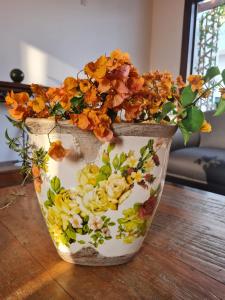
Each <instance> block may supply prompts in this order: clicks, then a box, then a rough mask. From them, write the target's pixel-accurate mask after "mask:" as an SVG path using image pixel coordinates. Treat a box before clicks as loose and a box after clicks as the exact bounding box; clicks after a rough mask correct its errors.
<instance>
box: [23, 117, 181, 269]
mask: <svg viewBox="0 0 225 300" xmlns="http://www.w3.org/2000/svg"><path fill="white" fill-rule="evenodd" d="M26 125H27V127H28V128H29V130H30V132H31V133H30V141H31V143H32V144H33V145H34V146H35V147H36V148H37V149H38V148H40V147H43V148H45V149H46V150H47V149H49V138H50V141H51V142H54V141H56V140H60V141H61V142H62V144H63V146H64V147H65V148H67V149H69V150H70V153H69V155H68V156H66V157H65V158H64V159H63V160H62V161H55V160H53V159H51V158H50V159H49V161H48V170H47V171H46V172H43V171H42V173H41V179H42V184H41V191H40V192H38V193H37V196H38V200H39V203H40V206H41V210H42V212H43V216H44V218H45V221H46V224H47V226H48V230H49V232H50V235H51V237H52V240H53V242H54V244H55V247H56V249H57V251H58V253H59V255H60V256H61V257H62V258H63V259H64V260H66V261H68V262H72V263H76V264H81V265H116V264H121V263H125V262H127V261H129V260H130V259H131V258H132V257H133V256H134V255H135V254H136V253H137V252H138V250H139V249H140V247H141V245H142V242H143V240H144V238H145V236H146V233H147V230H148V228H149V226H150V224H151V222H152V219H153V216H154V214H155V211H156V209H157V206H158V204H159V200H160V197H161V194H162V189H163V185H164V180H165V173H166V168H167V162H168V155H169V149H170V144H171V140H172V136H173V134H174V133H175V131H176V127H174V126H163V125H148V124H115V125H114V132H115V133H116V136H117V138H115V140H114V141H113V142H111V143H110V144H109V143H103V144H102V143H101V142H99V141H98V140H97V139H96V138H95V137H94V136H93V134H92V133H90V132H85V131H82V130H80V129H78V128H76V127H74V126H72V125H68V124H67V123H66V122H59V124H58V125H57V126H56V127H55V122H54V121H50V120H47V119H27V121H26ZM54 127H55V128H54ZM53 128H54V129H53ZM49 132H51V133H50V134H49V137H48V133H49Z"/></svg>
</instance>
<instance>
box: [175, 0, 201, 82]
mask: <svg viewBox="0 0 225 300" xmlns="http://www.w3.org/2000/svg"><path fill="white" fill-rule="evenodd" d="M201 1H202V0H185V4H184V18H183V32H182V47H181V60H180V74H181V76H182V77H183V78H184V79H185V80H186V77H187V74H191V72H192V67H193V57H194V41H195V29H196V26H195V25H196V17H197V6H198V3H199V2H201Z"/></svg>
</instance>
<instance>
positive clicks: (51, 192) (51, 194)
mask: <svg viewBox="0 0 225 300" xmlns="http://www.w3.org/2000/svg"><path fill="white" fill-rule="evenodd" d="M47 195H48V200H51V201H54V199H55V194H54V192H53V191H52V190H51V189H49V190H48V192H47Z"/></svg>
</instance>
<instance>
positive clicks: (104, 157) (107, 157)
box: [102, 150, 110, 164]
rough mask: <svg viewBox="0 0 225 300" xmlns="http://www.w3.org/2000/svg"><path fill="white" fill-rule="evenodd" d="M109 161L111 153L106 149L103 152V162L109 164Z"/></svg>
mask: <svg viewBox="0 0 225 300" xmlns="http://www.w3.org/2000/svg"><path fill="white" fill-rule="evenodd" d="M109 161H110V160H109V153H108V152H106V151H105V150H104V151H103V153H102V162H103V163H104V164H108V163H109Z"/></svg>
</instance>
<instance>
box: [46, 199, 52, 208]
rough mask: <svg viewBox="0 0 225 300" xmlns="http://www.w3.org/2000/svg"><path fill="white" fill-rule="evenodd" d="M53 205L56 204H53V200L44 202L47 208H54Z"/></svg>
mask: <svg viewBox="0 0 225 300" xmlns="http://www.w3.org/2000/svg"><path fill="white" fill-rule="evenodd" d="M53 204H54V203H53V202H52V200H51V199H48V200H46V201H45V202H44V205H45V207H46V208H49V207H51V206H53Z"/></svg>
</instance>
